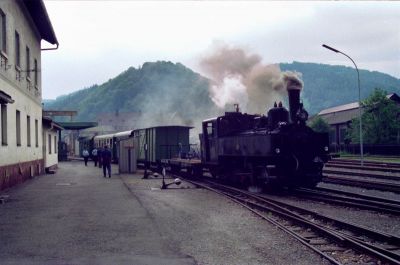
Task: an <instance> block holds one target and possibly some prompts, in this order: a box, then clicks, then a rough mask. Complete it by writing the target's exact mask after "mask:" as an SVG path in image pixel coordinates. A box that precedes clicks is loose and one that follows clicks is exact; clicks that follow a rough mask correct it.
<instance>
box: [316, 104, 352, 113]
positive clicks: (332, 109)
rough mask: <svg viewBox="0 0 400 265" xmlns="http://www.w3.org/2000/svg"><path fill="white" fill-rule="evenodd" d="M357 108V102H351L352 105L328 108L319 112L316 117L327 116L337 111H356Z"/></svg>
mask: <svg viewBox="0 0 400 265" xmlns="http://www.w3.org/2000/svg"><path fill="white" fill-rule="evenodd" d="M358 106H359V104H358V102H353V103H349V104H345V105H340V106H336V107H332V108H329V109H324V110H321V111H320V112H319V113H318V115H324V114H328V113H332V112H339V111H345V110H351V109H357V108H358Z"/></svg>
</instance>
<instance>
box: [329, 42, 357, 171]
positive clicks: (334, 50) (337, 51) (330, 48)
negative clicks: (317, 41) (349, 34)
mask: <svg viewBox="0 0 400 265" xmlns="http://www.w3.org/2000/svg"><path fill="white" fill-rule="evenodd" d="M322 47H324V48H326V49H328V50H331V51H333V52H336V53H341V54H343V55H344V56H346V57H347V58H349V59H350V60H351V61H352V62H353V64H354V66H355V67H356V70H357V79H358V117H359V119H360V156H361V165H362V166H363V165H364V148H363V134H362V119H361V88H360V72H359V71H358V68H357V65H356V63H355V62H354V61H353V59H351V57H350V56H348V55H347V54H345V53H344V52H341V51H339V50H336V49H334V48H332V47H329V46H328V45H325V44H323V45H322Z"/></svg>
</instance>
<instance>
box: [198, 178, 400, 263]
mask: <svg viewBox="0 0 400 265" xmlns="http://www.w3.org/2000/svg"><path fill="white" fill-rule="evenodd" d="M190 182H192V181H190ZM192 183H194V182H192ZM211 183H212V184H211V185H214V186H217V185H218V189H221V188H222V189H224V190H225V191H226V190H230V192H236V193H237V194H239V195H232V194H227V193H226V192H223V193H224V195H225V196H228V197H232V198H234V199H235V200H238V201H241V202H242V203H244V204H246V205H249V206H250V207H254V208H257V209H259V210H262V211H268V212H271V213H275V214H277V215H279V216H281V218H284V219H285V218H286V219H289V220H291V221H292V222H293V221H295V222H299V223H301V224H302V226H306V227H308V228H312V229H314V230H317V232H318V233H319V234H324V235H325V237H326V236H328V237H329V238H330V239H331V240H335V241H337V242H339V243H340V244H342V245H343V244H345V245H346V244H350V245H351V246H352V247H356V248H357V249H359V250H361V251H363V252H366V253H369V255H373V256H375V257H378V259H382V260H385V261H387V262H391V263H400V256H396V254H393V253H392V252H388V251H387V250H383V251H382V252H380V251H379V249H378V250H377V249H373V248H371V247H370V246H368V245H365V244H363V243H362V242H361V243H360V242H358V241H355V239H353V238H349V237H348V236H347V235H346V234H341V235H340V236H338V235H339V233H338V232H337V231H335V230H333V229H331V228H327V227H324V226H321V225H320V224H316V223H313V222H310V221H308V220H307V219H305V218H304V217H302V216H300V215H298V214H297V213H294V212H293V211H290V210H288V209H286V208H284V207H282V206H280V205H279V204H281V202H280V203H275V202H272V201H274V200H270V199H267V198H264V196H263V197H260V196H256V195H253V194H249V193H248V192H244V191H242V190H239V189H236V188H232V187H227V186H224V185H221V184H216V183H215V182H211ZM194 184H198V183H194ZM200 185H201V184H200ZM202 186H203V187H205V188H207V189H208V187H207V186H206V185H202ZM243 195H246V196H247V198H241V197H240V196H243ZM249 197H250V198H252V199H253V200H256V201H262V202H263V203H265V204H267V205H268V206H265V205H260V204H259V203H258V202H251V201H249V199H248V198H249ZM299 211H300V210H299ZM301 211H305V209H302V210H301ZM307 214H311V212H310V211H309V212H308V213H307ZM313 214H314V216H317V215H315V214H316V213H313ZM320 218H322V217H320ZM323 218H325V219H328V220H329V221H330V222H332V221H333V220H332V219H331V218H329V217H326V216H324V217H323ZM335 222H336V223H338V224H341V225H340V226H352V227H353V230H357V231H368V233H370V234H373V235H374V236H375V239H376V238H378V237H379V238H384V240H390V241H389V242H397V243H399V242H400V238H396V237H393V236H391V235H387V234H382V233H379V232H377V231H371V230H368V229H367V228H364V227H360V226H355V225H354V224H348V223H346V224H344V222H342V221H339V220H335ZM354 227H357V228H354ZM298 236H300V235H299V234H298ZM300 237H301V236H300ZM304 240H306V241H307V239H304Z"/></svg>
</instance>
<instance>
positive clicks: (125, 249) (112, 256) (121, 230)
mask: <svg viewBox="0 0 400 265" xmlns="http://www.w3.org/2000/svg"><path fill="white" fill-rule="evenodd" d="M59 166H60V169H59V170H58V172H57V174H54V175H45V176H41V177H38V178H35V179H33V180H30V181H28V182H26V183H24V184H22V185H20V186H19V187H16V188H14V189H11V190H10V191H8V192H6V194H7V195H9V196H10V197H9V200H8V201H7V202H6V203H5V204H0V264H18V265H20V264H196V263H195V261H194V260H193V258H191V257H189V256H186V255H182V254H180V253H177V250H176V249H172V247H171V246H170V244H169V242H168V239H166V238H165V237H161V233H160V231H158V229H157V225H155V222H154V220H153V219H152V215H151V214H149V213H148V212H147V210H146V209H145V208H144V207H143V206H142V205H141V202H140V201H139V200H138V199H137V198H136V197H135V196H134V195H132V193H130V192H129V191H128V189H127V188H126V186H125V185H124V184H123V182H122V181H121V179H120V178H119V177H118V176H116V175H113V176H112V178H111V179H109V178H103V176H102V171H101V170H100V169H99V168H94V167H93V162H90V163H89V166H88V167H85V166H84V165H83V162H81V161H72V162H67V163H60V164H59ZM115 170H116V168H114V172H115ZM3 194H4V192H3Z"/></svg>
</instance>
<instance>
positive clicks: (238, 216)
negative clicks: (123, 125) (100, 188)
mask: <svg viewBox="0 0 400 265" xmlns="http://www.w3.org/2000/svg"><path fill="white" fill-rule="evenodd" d="M121 178H122V179H123V181H124V183H125V184H126V185H127V187H128V188H129V189H130V190H131V192H132V193H133V194H134V196H135V197H137V198H138V199H139V201H140V202H141V204H142V205H143V206H144V207H145V208H146V209H147V210H148V211H149V214H150V215H151V216H152V218H153V219H154V222H155V223H156V224H157V228H155V229H157V230H159V231H161V232H160V233H161V235H162V237H163V239H164V240H167V241H169V242H170V247H171V248H173V249H176V251H178V252H181V253H182V254H185V255H189V256H191V257H193V258H194V259H195V260H196V262H198V264H230V265H231V264H329V263H328V262H327V261H325V260H322V259H321V257H320V256H319V255H317V254H316V253H314V252H313V251H312V250H310V249H308V248H307V247H305V246H304V245H302V244H301V243H300V242H299V241H297V240H295V239H293V238H292V237H290V236H289V235H287V234H286V233H284V232H282V231H281V230H279V229H278V228H276V227H275V226H273V225H271V224H270V223H268V222H267V221H265V220H262V219H261V218H259V217H257V216H255V215H254V214H252V213H250V212H249V211H248V210H246V209H244V208H243V207H241V206H239V205H238V204H236V203H234V202H232V201H230V200H229V199H226V198H224V197H222V196H220V195H218V194H215V193H213V192H210V191H207V190H204V189H197V188H195V187H193V186H192V185H190V184H188V183H185V182H183V183H182V185H181V187H183V188H180V187H177V186H171V187H172V188H171V189H168V190H159V189H157V187H160V185H161V180H160V179H148V180H142V179H140V177H138V176H132V175H131V176H128V175H121ZM170 181H171V180H168V182H170Z"/></svg>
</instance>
